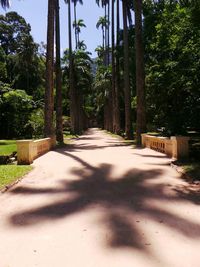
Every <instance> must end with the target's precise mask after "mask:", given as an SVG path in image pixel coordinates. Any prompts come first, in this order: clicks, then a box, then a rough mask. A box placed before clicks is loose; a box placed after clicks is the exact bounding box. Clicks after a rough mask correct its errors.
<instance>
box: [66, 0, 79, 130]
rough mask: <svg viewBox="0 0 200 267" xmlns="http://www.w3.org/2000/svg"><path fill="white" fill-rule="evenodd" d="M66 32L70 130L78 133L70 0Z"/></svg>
mask: <svg viewBox="0 0 200 267" xmlns="http://www.w3.org/2000/svg"><path fill="white" fill-rule="evenodd" d="M68 32H69V86H70V119H71V130H72V132H73V133H79V126H78V112H77V106H78V103H77V98H76V89H75V81H74V60H73V55H72V32H71V0H68Z"/></svg>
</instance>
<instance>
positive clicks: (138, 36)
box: [135, 0, 146, 145]
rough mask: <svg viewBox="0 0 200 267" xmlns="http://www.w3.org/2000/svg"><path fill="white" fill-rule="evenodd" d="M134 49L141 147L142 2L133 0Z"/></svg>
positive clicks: (143, 113)
mask: <svg viewBox="0 0 200 267" xmlns="http://www.w3.org/2000/svg"><path fill="white" fill-rule="evenodd" d="M135 48H136V92H137V121H136V141H137V144H138V145H141V134H142V133H144V132H145V131H146V107H145V106H146V103H145V79H144V77H145V74H144V51H143V42H142V0H135Z"/></svg>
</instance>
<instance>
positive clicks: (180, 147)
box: [171, 136, 190, 160]
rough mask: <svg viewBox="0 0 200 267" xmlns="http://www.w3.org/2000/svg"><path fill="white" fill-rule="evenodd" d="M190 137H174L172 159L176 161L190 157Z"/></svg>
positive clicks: (172, 138)
mask: <svg viewBox="0 0 200 267" xmlns="http://www.w3.org/2000/svg"><path fill="white" fill-rule="evenodd" d="M189 139H190V138H189V137H187V136H172V137H171V140H172V157H173V158H174V159H177V160H179V159H184V158H187V157H188V156H189V144H188V141H189Z"/></svg>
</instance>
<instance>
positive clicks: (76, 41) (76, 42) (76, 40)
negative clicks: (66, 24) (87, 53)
mask: <svg viewBox="0 0 200 267" xmlns="http://www.w3.org/2000/svg"><path fill="white" fill-rule="evenodd" d="M74 24H75V27H74V33H75V44H76V49H77V48H78V38H77V18H76V1H74Z"/></svg>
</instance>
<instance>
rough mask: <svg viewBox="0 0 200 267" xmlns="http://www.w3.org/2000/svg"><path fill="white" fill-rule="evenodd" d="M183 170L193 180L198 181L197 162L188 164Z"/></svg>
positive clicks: (199, 170)
mask: <svg viewBox="0 0 200 267" xmlns="http://www.w3.org/2000/svg"><path fill="white" fill-rule="evenodd" d="M183 169H184V171H185V173H186V174H188V175H189V176H190V177H191V178H192V179H193V180H200V164H199V163H197V162H190V163H186V164H185V165H183Z"/></svg>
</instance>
